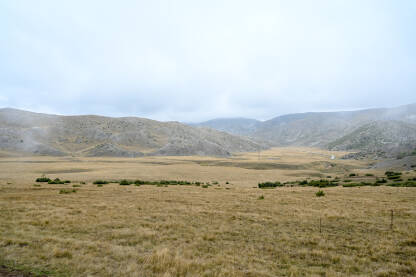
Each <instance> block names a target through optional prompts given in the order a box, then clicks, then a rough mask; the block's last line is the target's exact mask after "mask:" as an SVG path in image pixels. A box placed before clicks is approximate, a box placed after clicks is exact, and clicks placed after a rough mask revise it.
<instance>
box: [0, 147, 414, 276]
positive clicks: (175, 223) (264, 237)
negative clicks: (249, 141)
mask: <svg viewBox="0 0 416 277" xmlns="http://www.w3.org/2000/svg"><path fill="white" fill-rule="evenodd" d="M343 154H344V153H339V152H328V151H323V150H318V149H312V148H276V149H272V150H269V151H264V152H261V153H245V154H240V155H235V156H232V157H230V158H214V157H143V158H134V159H133V158H125V159H122V158H82V157H61V158H52V157H10V156H7V155H4V157H1V158H0V215H1V216H0V265H2V266H4V267H6V268H7V269H14V270H19V271H20V272H30V273H31V274H32V275H34V276H166V277H168V276H415V275H416V260H415V257H416V188H412V187H409V188H408V187H390V186H384V185H381V186H376V187H373V186H357V187H343V186H336V187H328V188H322V190H323V191H324V192H325V196H323V197H317V196H316V192H317V191H318V190H319V189H318V188H316V187H310V186H304V187H303V186H298V185H293V184H286V185H285V186H283V187H277V188H272V189H260V188H258V183H260V182H267V181H281V182H293V181H295V180H301V179H307V180H313V179H319V178H329V179H335V178H336V177H338V178H340V179H341V180H346V179H353V181H354V182H361V181H372V180H374V179H375V178H376V177H381V176H384V171H382V170H372V169H368V167H369V165H370V164H371V163H372V162H373V161H368V160H360V161H357V160H340V159H335V160H331V159H330V157H331V155H336V156H337V157H340V156H341V155H343ZM352 173H353V174H356V175H358V176H350V175H351V174H352ZM43 174H45V176H47V177H49V178H51V179H54V178H61V179H62V180H71V183H66V184H48V183H43V182H35V179H36V178H38V177H40V176H42V175H43ZM366 174H367V175H366ZM403 176H404V177H405V178H414V177H415V176H416V172H414V171H408V172H403ZM122 179H126V180H135V179H140V180H147V181H159V180H187V181H190V182H193V183H194V182H200V183H201V184H202V183H204V184H205V185H206V184H208V185H206V186H203V185H167V186H165V185H159V186H156V185H139V186H136V185H134V184H131V185H125V186H121V185H119V183H116V182H118V181H120V180H122ZM96 180H108V181H109V183H107V184H101V185H98V184H94V182H95V181H96ZM112 182H114V183H112ZM392 215H393V216H392Z"/></svg>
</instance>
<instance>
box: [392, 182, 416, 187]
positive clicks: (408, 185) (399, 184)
mask: <svg viewBox="0 0 416 277" xmlns="http://www.w3.org/2000/svg"><path fill="white" fill-rule="evenodd" d="M387 186H390V187H416V182H413V181H406V182H403V183H400V182H399V183H391V184H387Z"/></svg>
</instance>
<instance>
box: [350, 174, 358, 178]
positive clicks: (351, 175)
mask: <svg viewBox="0 0 416 277" xmlns="http://www.w3.org/2000/svg"><path fill="white" fill-rule="evenodd" d="M349 176H350V177H355V176H358V174H356V173H350V175H349Z"/></svg>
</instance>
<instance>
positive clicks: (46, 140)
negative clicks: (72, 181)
mask: <svg viewBox="0 0 416 277" xmlns="http://www.w3.org/2000/svg"><path fill="white" fill-rule="evenodd" d="M265 148H266V145H264V144H259V143H256V142H254V141H252V140H251V139H248V138H242V137H238V136H235V135H231V134H228V133H225V132H220V131H216V130H213V129H209V128H202V127H191V126H187V125H185V124H181V123H178V122H159V121H155V120H149V119H144V118H137V117H124V118H111V117H103V116H94V115H89V116H58V115H47V114H39V113H32V112H27V111H21V110H16V109H9V108H6V109H0V150H3V151H13V152H23V153H30V154H38V155H52V156H59V155H75V156H115V157H137V156H143V155H212V156H225V155H230V154H231V153H234V152H246V151H257V150H258V149H265Z"/></svg>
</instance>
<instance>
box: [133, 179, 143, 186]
mask: <svg viewBox="0 0 416 277" xmlns="http://www.w3.org/2000/svg"><path fill="white" fill-rule="evenodd" d="M145 183H146V182H145V181H142V180H136V181H134V185H135V186H141V185H144V184H145Z"/></svg>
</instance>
